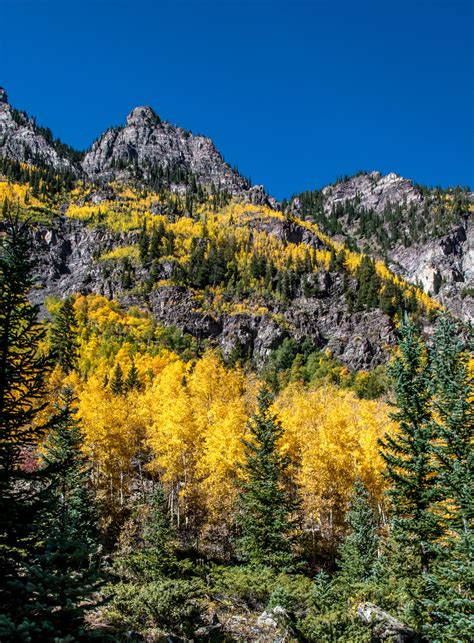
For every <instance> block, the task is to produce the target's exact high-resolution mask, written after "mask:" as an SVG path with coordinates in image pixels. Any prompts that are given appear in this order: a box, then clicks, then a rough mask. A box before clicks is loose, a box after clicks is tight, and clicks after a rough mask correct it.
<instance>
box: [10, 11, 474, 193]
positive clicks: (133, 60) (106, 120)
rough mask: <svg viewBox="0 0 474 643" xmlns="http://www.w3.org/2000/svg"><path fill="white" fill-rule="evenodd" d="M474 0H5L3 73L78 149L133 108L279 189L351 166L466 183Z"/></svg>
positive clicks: (470, 160)
mask: <svg viewBox="0 0 474 643" xmlns="http://www.w3.org/2000/svg"><path fill="white" fill-rule="evenodd" d="M473 25H474V16H473V2H472V0H444V1H440V0H411V1H410V2H408V1H406V0H398V2H386V1H384V0H379V2H372V1H370V2H364V0H357V1H353V2H352V1H349V0H339V1H338V0H333V1H332V2H329V1H326V0H321V1H320V2H318V1H313V2H310V1H307V2H301V1H299V0H294V1H292V2H282V1H279V0H255V1H253V2H250V1H248V0H220V1H219V2H218V1H217V0H214V1H211V0H199V1H198V0H195V1H192V0H182V1H179V0H178V1H175V2H162V1H160V0H127V1H125V0H124V1H121V0H113V1H112V0H110V1H109V0H102V1H101V0H96V1H95V2H94V1H92V0H82V1H81V2H76V1H75V0H49V1H46V0H44V1H42V0H0V85H4V87H5V88H6V90H7V92H8V94H9V97H10V102H11V103H12V104H13V105H14V106H16V107H18V108H20V109H24V110H26V111H27V112H28V113H30V114H32V115H36V117H37V120H38V122H39V123H40V124H43V125H47V126H49V127H50V128H51V129H52V130H53V133H54V134H55V135H56V136H59V137H60V138H61V139H62V140H64V141H65V142H67V143H69V144H71V145H73V146H74V147H78V148H85V147H88V146H89V145H90V144H91V142H92V141H93V140H94V139H95V138H96V137H97V136H98V135H99V134H100V133H101V132H102V131H103V130H104V129H105V128H106V127H108V126H110V125H115V124H119V123H122V122H124V120H125V117H126V115H127V113H128V112H129V111H130V110H131V109H132V108H133V107H134V106H136V105H143V104H148V105H151V106H152V107H153V108H154V109H155V111H157V112H158V113H159V115H160V116H161V117H162V118H165V119H167V120H170V121H172V122H174V123H177V124H179V125H182V126H183V127H186V128H188V129H190V130H192V131H193V132H195V133H203V134H207V135H208V136H210V137H211V138H212V139H213V140H214V142H215V143H216V145H217V146H218V148H219V149H220V151H221V152H222V153H223V155H224V157H225V158H226V160H227V161H228V162H229V163H230V164H231V165H234V164H237V165H238V167H239V170H240V171H241V172H242V173H243V174H245V175H246V176H250V177H251V178H252V181H253V182H254V183H263V184H264V185H265V187H266V188H267V189H268V191H269V192H271V193H272V194H274V195H276V196H277V197H279V198H282V197H284V196H289V195H290V194H291V193H293V192H296V191H300V190H303V189H307V188H314V187H320V186H322V185H324V184H326V183H328V182H332V181H333V180H334V179H335V177H336V176H337V175H342V174H351V173H354V172H356V171H357V170H359V169H367V170H371V169H378V170H380V171H382V172H388V171H395V172H398V173H400V174H402V175H405V176H407V177H410V178H413V179H414V180H416V181H418V182H420V183H426V184H429V185H436V184H441V185H445V186H446V185H449V184H462V185H465V184H469V185H471V188H473V189H474V151H473V148H474V100H473V99H474V87H473V86H474V45H473Z"/></svg>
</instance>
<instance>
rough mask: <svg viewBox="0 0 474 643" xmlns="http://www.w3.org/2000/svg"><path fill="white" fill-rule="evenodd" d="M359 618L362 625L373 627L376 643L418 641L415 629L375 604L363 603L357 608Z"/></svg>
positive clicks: (408, 642)
mask: <svg viewBox="0 0 474 643" xmlns="http://www.w3.org/2000/svg"><path fill="white" fill-rule="evenodd" d="M357 617H358V619H359V620H360V621H361V622H362V623H366V624H371V625H372V626H373V640H374V641H376V642H377V641H387V640H390V641H393V642H394V643H412V642H414V641H415V640H418V639H417V638H416V633H415V631H414V630H413V629H411V628H410V627H408V626H407V625H405V623H402V622H401V621H399V620H398V619H396V618H394V617H393V616H391V615H390V614H388V613H387V612H385V611H384V610H382V609H381V608H380V607H377V605H374V604H373V603H361V604H360V605H359V606H358V607H357Z"/></svg>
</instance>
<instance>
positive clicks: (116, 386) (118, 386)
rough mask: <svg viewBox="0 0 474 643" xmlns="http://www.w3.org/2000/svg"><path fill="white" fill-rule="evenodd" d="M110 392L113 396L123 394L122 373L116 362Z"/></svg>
mask: <svg viewBox="0 0 474 643" xmlns="http://www.w3.org/2000/svg"><path fill="white" fill-rule="evenodd" d="M110 390H111V391H112V393H113V395H121V394H122V393H123V371H122V367H121V366H120V364H119V363H118V362H117V364H116V365H115V368H114V374H113V375H112V381H111V382H110Z"/></svg>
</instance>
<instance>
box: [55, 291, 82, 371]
mask: <svg viewBox="0 0 474 643" xmlns="http://www.w3.org/2000/svg"><path fill="white" fill-rule="evenodd" d="M77 353H78V341H77V320H76V314H75V312H74V304H73V300H72V299H71V297H67V298H66V299H65V300H64V302H63V303H62V305H61V307H60V309H59V311H58V313H57V315H56V318H55V320H54V323H53V326H52V328H51V355H52V357H53V359H55V361H56V362H57V363H58V364H59V365H60V366H61V368H62V369H63V371H64V372H65V373H70V372H71V371H72V370H73V369H74V368H75V366H76V362H77Z"/></svg>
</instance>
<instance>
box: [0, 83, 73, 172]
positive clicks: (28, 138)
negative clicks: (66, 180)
mask: <svg viewBox="0 0 474 643" xmlns="http://www.w3.org/2000/svg"><path fill="white" fill-rule="evenodd" d="M0 156H4V157H7V158H9V159H12V160H14V161H20V162H22V163H29V164H34V163H36V164H37V163H38V162H40V163H42V164H44V165H46V166H48V167H51V168H54V169H55V170H62V171H66V170H67V171H69V172H71V173H73V174H78V169H77V168H76V167H75V166H74V164H73V163H72V162H71V161H70V160H69V159H67V158H65V157H63V156H61V155H60V154H59V153H58V152H57V150H56V149H55V148H54V146H53V144H52V143H50V142H49V141H48V140H46V138H45V137H44V136H43V134H42V133H41V132H40V131H39V129H38V128H37V127H36V125H35V123H34V121H33V119H31V118H29V117H28V116H27V115H26V114H24V113H23V112H18V111H16V110H14V109H13V108H12V107H11V106H10V105H9V104H8V101H7V95H6V92H5V90H4V89H2V90H0Z"/></svg>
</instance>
